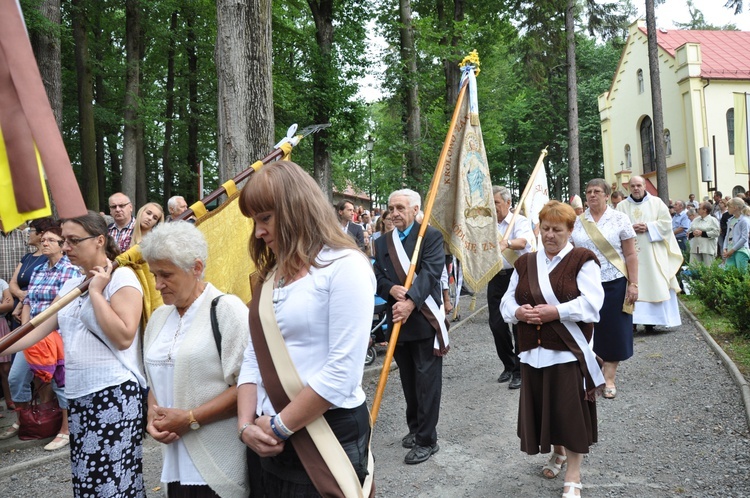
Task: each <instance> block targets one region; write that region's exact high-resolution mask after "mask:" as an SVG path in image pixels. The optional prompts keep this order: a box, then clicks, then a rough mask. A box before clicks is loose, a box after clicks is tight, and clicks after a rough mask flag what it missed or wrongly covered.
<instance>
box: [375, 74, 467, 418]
mask: <svg viewBox="0 0 750 498" xmlns="http://www.w3.org/2000/svg"><path fill="white" fill-rule="evenodd" d="M468 86H469V82H468V79H467V80H466V81H465V82H464V84H463V85H462V86H461V90H460V91H459V92H458V98H457V99H456V107H455V109H454V110H453V117H452V118H451V123H450V126H449V127H448V134H447V135H446V137H445V142H443V149H442V150H441V151H440V158H439V159H438V162H437V166H436V167H435V174H434V175H433V177H432V182H431V184H430V190H429V192H428V194H427V202H426V203H425V206H424V221H423V222H422V225H421V226H420V227H419V235H418V236H417V243H416V245H415V246H414V252H413V253H412V255H411V262H410V265H409V272H408V273H407V274H406V282H405V283H404V287H406V289H407V290H408V289H409V288H410V287H411V284H412V281H413V280H414V273H415V272H416V269H417V261H418V260H419V251H420V249H421V247H422V239H423V238H424V234H425V231H427V225H428V221H429V219H430V214H432V205H433V204H434V203H435V196H436V195H437V190H438V189H437V187H438V184H439V182H440V178H441V176H442V174H443V165H444V164H445V158H446V157H447V156H448V150H449V149H450V139H451V137H452V136H453V132H454V130H455V129H456V123H457V122H458V117H459V116H458V115H459V112H460V109H461V104H462V103H463V99H464V98H465V96H466V89H467V88H468ZM400 332H401V322H396V323H394V324H393V331H391V337H390V339H389V340H388V349H387V350H386V353H385V360H383V369H382V370H381V371H380V380H379V381H378V388H377V390H376V391H375V398H374V399H373V401H372V409H371V410H370V416H371V417H372V425H375V422H376V421H377V419H378V412H379V411H380V403H381V402H382V401H383V391H385V385H386V383H387V382H388V374H389V373H390V366H391V361H392V360H393V352H394V351H395V349H396V342H397V341H398V336H399V333H400Z"/></svg>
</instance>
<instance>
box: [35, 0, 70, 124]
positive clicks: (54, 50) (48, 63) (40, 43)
mask: <svg viewBox="0 0 750 498" xmlns="http://www.w3.org/2000/svg"><path fill="white" fill-rule="evenodd" d="M39 13H40V14H41V15H42V17H44V18H45V19H47V20H48V21H49V22H50V23H52V24H54V25H55V27H56V28H55V29H56V30H59V28H60V19H61V15H60V0H44V1H42V2H41V3H40V4H39ZM29 37H30V40H31V47H32V48H33V50H34V57H36V63H37V65H38V66H39V72H40V73H41V75H42V81H43V82H44V89H45V90H46V91H47V97H48V98H49V103H50V105H51V106H52V112H53V113H54V115H55V121H56V122H57V127H58V128H62V127H61V125H62V107H63V102H62V62H61V56H60V34H59V31H55V32H54V33H53V32H52V30H34V31H32V32H30V33H29Z"/></svg>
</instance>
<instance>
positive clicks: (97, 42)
mask: <svg viewBox="0 0 750 498" xmlns="http://www.w3.org/2000/svg"><path fill="white" fill-rule="evenodd" d="M93 14H94V15H95V16H96V17H95V18H94V21H93V22H92V26H91V27H92V30H91V31H92V34H93V36H94V47H95V51H94V57H95V58H96V60H103V59H104V55H103V54H102V50H101V49H102V47H103V46H104V45H103V43H102V29H101V27H100V26H101V15H100V11H99V10H97V11H96V12H95V13H93ZM106 95H107V90H106V86H105V85H104V78H103V77H102V71H101V70H99V71H96V74H95V75H94V101H95V102H96V105H97V107H105V108H106V103H105V102H106ZM108 128H109V126H105V125H103V124H102V123H99V122H97V123H96V180H97V184H98V185H99V206H98V207H97V208H96V209H98V210H99V211H102V212H105V213H106V212H109V209H108V208H107V168H106V166H105V164H104V163H105V161H106V157H105V153H106V148H105V145H104V139H105V136H106V134H107V131H108ZM92 209H94V208H93V207H92Z"/></svg>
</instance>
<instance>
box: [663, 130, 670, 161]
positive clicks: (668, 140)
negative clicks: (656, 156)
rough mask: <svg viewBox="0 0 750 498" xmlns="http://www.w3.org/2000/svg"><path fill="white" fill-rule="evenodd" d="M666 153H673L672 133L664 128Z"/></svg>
mask: <svg viewBox="0 0 750 498" xmlns="http://www.w3.org/2000/svg"><path fill="white" fill-rule="evenodd" d="M664 155H665V156H667V157H669V156H671V155H672V135H671V134H670V133H669V130H667V129H666V128H665V129H664Z"/></svg>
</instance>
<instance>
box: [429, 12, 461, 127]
mask: <svg viewBox="0 0 750 498" xmlns="http://www.w3.org/2000/svg"><path fill="white" fill-rule="evenodd" d="M435 7H436V10H437V17H438V20H439V21H440V24H441V25H442V26H444V29H445V35H444V36H443V37H442V39H441V40H440V44H441V45H443V46H444V47H446V48H448V50H449V51H448V53H447V54H446V55H445V56H444V57H443V73H444V74H445V112H446V116H448V117H449V118H450V117H451V115H452V114H453V108H454V107H455V105H456V100H458V90H459V88H458V83H459V81H460V80H461V70H460V69H459V67H458V63H459V62H461V60H462V59H463V57H464V56H465V55H466V54H460V53H458V51H457V49H458V45H459V42H460V41H461V34H460V30H459V29H458V28H457V27H456V24H457V23H460V22H461V21H463V20H464V0H453V12H452V16H450V17H448V14H447V13H446V11H445V10H446V8H445V0H437V2H436V5H435Z"/></svg>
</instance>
